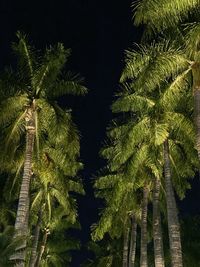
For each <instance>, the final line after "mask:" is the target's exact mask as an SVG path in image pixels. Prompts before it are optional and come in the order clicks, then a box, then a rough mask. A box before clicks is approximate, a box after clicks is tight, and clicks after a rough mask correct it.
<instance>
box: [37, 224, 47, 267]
mask: <svg viewBox="0 0 200 267" xmlns="http://www.w3.org/2000/svg"><path fill="white" fill-rule="evenodd" d="M44 231H45V232H44V236H43V240H42V245H41V247H40V252H39V255H38V258H37V262H36V264H35V267H39V266H40V262H41V260H42V255H43V253H44V251H45V248H46V244H47V238H48V235H49V234H50V231H49V229H48V228H45V229H44Z"/></svg>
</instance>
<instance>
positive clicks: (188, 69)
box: [134, 0, 200, 159]
mask: <svg viewBox="0 0 200 267" xmlns="http://www.w3.org/2000/svg"><path fill="white" fill-rule="evenodd" d="M198 7H199V1H198V0H194V1H193V0H182V1H172V0H170V1H167V2H166V1H165V0H163V1H159V2H158V1H154V0H147V1H145V0H140V1H137V3H136V4H135V5H134V22H135V24H136V25H139V24H142V23H143V24H145V25H148V27H147V33H149V32H150V35H152V32H153V33H154V34H155V35H156V38H157V37H159V34H161V35H162V36H163V35H164V37H165V38H167V39H170V41H171V42H174V43H176V44H177V46H178V47H179V48H180V47H181V50H182V56H183V57H184V58H185V61H187V64H181V65H180V67H182V73H181V76H180V75H179V76H177V80H179V81H181V80H183V79H184V80H186V79H190V76H192V79H191V81H190V86H191V93H192V95H193V97H194V105H193V106H194V110H195V125H196V148H197V151H198V157H199V159H200V108H199V106H200V105H199V103H200V79H199V77H200V59H199V58H200V57H199V33H200V26H199V20H198V13H197V12H196V11H197V10H198ZM144 10H145V12H143V11H144ZM190 14H192V18H193V21H192V22H191V19H189V15H190ZM169 18H170V19H169ZM183 22H184V23H185V24H184V25H181V27H180V24H181V23H183ZM187 22H189V24H187ZM185 25H186V26H185ZM181 28H184V30H183V31H182V30H181ZM169 32H175V34H173V35H172V34H171V33H169ZM177 38H178V40H177ZM171 67H172V68H173V66H171Z"/></svg>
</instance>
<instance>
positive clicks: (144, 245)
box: [140, 186, 148, 267]
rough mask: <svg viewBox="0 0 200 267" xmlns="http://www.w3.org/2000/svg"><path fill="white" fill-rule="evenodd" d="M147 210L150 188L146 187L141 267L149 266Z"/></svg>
mask: <svg viewBox="0 0 200 267" xmlns="http://www.w3.org/2000/svg"><path fill="white" fill-rule="evenodd" d="M147 209H148V188H147V187H146V186H145V187H144V189H143V201H142V223H141V243H140V267H147V266H148V259H147Z"/></svg>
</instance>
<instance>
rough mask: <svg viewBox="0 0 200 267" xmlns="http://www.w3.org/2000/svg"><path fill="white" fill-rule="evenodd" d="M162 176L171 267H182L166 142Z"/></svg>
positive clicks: (176, 213)
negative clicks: (163, 177)
mask: <svg viewBox="0 0 200 267" xmlns="http://www.w3.org/2000/svg"><path fill="white" fill-rule="evenodd" d="M164 174H165V188H166V202H167V219H168V231H169V243H170V252H171V260H172V267H182V266H183V263H182V250H181V237H180V227H179V222H178V212H177V208H176V200H175V196H174V190H173V187H172V181H171V169H170V159H169V144H168V140H166V141H165V142H164Z"/></svg>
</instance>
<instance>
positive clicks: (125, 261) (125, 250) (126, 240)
mask: <svg viewBox="0 0 200 267" xmlns="http://www.w3.org/2000/svg"><path fill="white" fill-rule="evenodd" d="M129 233H130V228H129V226H128V227H127V228H126V230H125V231H124V246H123V259H122V266H123V267H128V245H129Z"/></svg>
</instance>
